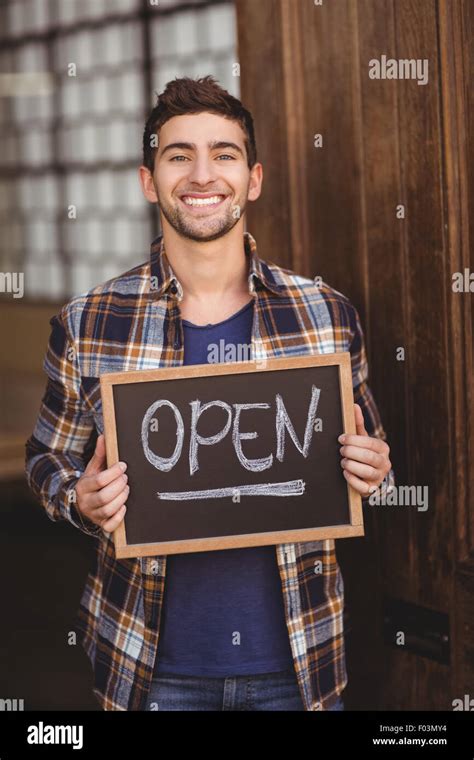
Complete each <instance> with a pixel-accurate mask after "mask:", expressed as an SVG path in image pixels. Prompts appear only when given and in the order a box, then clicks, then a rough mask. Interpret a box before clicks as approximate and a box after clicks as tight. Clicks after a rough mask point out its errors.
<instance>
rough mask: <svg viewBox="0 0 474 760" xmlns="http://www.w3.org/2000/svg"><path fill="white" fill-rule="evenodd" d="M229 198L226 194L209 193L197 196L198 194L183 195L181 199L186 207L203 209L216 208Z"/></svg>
mask: <svg viewBox="0 0 474 760" xmlns="http://www.w3.org/2000/svg"><path fill="white" fill-rule="evenodd" d="M226 198H227V196H226V195H220V194H216V195H207V196H197V195H182V196H181V198H180V201H181V202H182V203H183V204H184V205H185V206H186V208H189V209H195V208H198V209H203V208H210V209H214V208H217V207H218V206H220V205H221V203H223V202H224V201H225V199H226Z"/></svg>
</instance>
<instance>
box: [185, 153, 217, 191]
mask: <svg viewBox="0 0 474 760" xmlns="http://www.w3.org/2000/svg"><path fill="white" fill-rule="evenodd" d="M216 177H217V167H216V165H215V162H214V161H213V160H212V158H209V157H208V156H204V155H201V156H197V157H196V159H195V160H194V161H192V163H191V168H190V173H189V177H188V179H189V181H190V182H194V183H195V184H196V185H203V186H205V185H208V184H210V183H211V182H214V181H215V179H216Z"/></svg>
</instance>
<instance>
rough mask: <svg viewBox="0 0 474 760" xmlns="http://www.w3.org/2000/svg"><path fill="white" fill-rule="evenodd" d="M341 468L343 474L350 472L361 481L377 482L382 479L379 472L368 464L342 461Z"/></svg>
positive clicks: (348, 460)
mask: <svg viewBox="0 0 474 760" xmlns="http://www.w3.org/2000/svg"><path fill="white" fill-rule="evenodd" d="M341 467H342V468H343V470H344V471H345V472H351V473H353V474H354V475H357V476H358V477H359V478H361V479H362V480H369V481H377V480H382V478H383V474H382V471H381V470H377V469H375V467H371V466H370V465H368V464H361V463H360V462H355V461H354V460H353V459H342V460H341Z"/></svg>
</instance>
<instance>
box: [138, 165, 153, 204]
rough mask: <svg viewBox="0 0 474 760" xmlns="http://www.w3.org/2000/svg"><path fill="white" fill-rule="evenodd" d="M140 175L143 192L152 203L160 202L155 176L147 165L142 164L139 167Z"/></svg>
mask: <svg viewBox="0 0 474 760" xmlns="http://www.w3.org/2000/svg"><path fill="white" fill-rule="evenodd" d="M138 177H139V179H140V185H141V188H142V193H143V195H144V196H145V198H146V199H147V201H149V202H150V203H158V198H157V196H156V190H155V186H154V184H153V176H152V173H151V171H150V170H149V169H147V167H146V166H140V168H139V169H138Z"/></svg>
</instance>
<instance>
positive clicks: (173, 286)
mask: <svg viewBox="0 0 474 760" xmlns="http://www.w3.org/2000/svg"><path fill="white" fill-rule="evenodd" d="M171 292H172V293H177V292H178V288H177V287H176V285H175V283H173V284H172V286H171Z"/></svg>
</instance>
